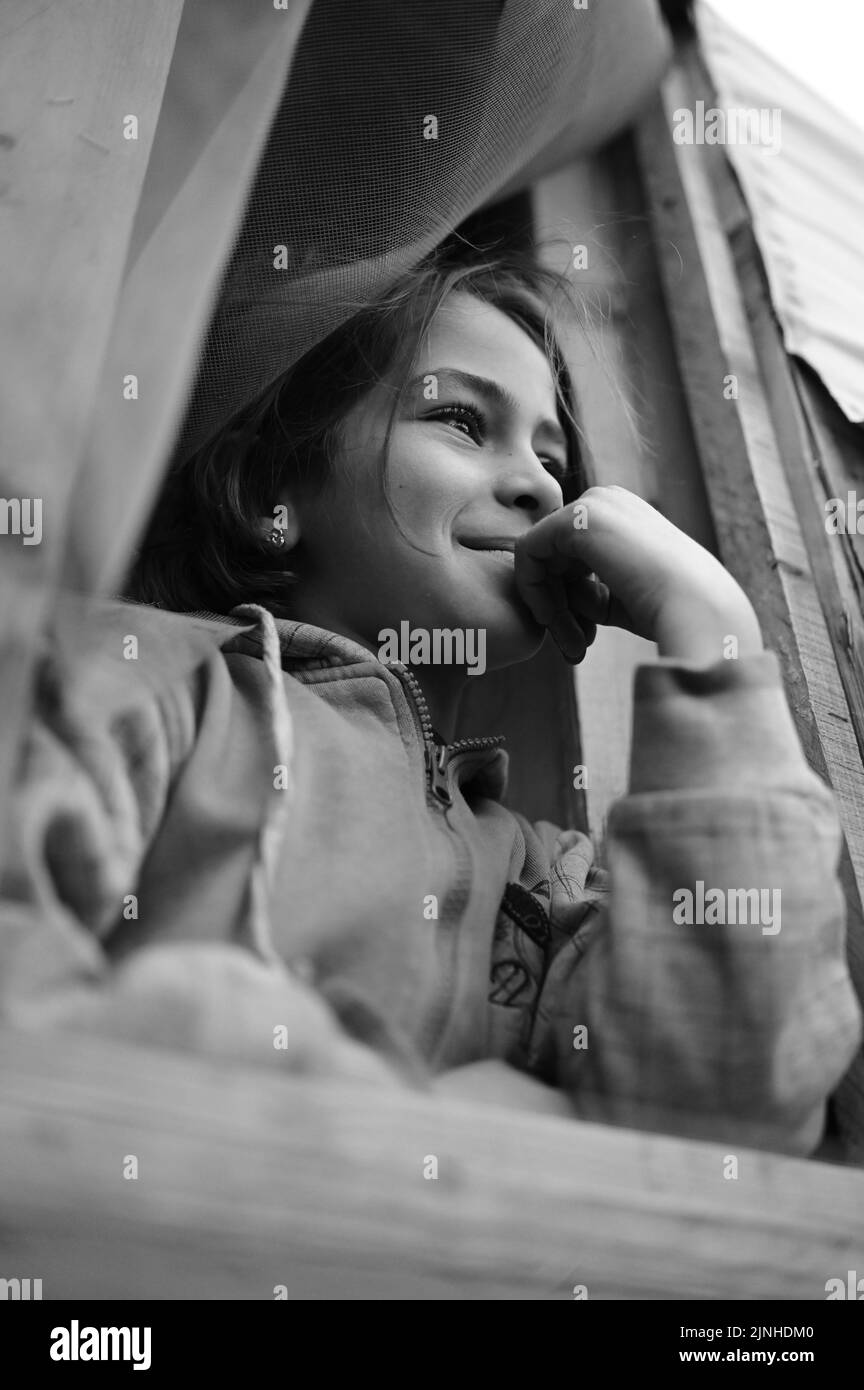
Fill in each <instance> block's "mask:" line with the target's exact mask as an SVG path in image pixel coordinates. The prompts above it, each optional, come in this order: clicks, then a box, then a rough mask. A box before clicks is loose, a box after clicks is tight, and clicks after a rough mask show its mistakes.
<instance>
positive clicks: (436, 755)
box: [426, 743, 453, 806]
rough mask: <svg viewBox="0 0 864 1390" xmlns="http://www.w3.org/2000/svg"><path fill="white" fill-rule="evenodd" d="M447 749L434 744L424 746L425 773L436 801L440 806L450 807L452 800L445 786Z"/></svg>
mask: <svg viewBox="0 0 864 1390" xmlns="http://www.w3.org/2000/svg"><path fill="white" fill-rule="evenodd" d="M447 762H448V755H447V749H446V747H444V748H439V747H438V745H437V744H435V743H427V745H426V772H427V775H428V777H429V786H430V787H431V789H432V795H433V796H434V797H435V799H436V801H440V803H441V805H442V806H452V805H453V798H452V796H451V795H450V791H449V789H448V786H447Z"/></svg>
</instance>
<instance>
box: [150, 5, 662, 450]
mask: <svg viewBox="0 0 864 1390" xmlns="http://www.w3.org/2000/svg"><path fill="white" fill-rule="evenodd" d="M622 14H623V20H622ZM616 16H617V19H616ZM614 24H617V26H618V28H619V30H620V29H621V28H622V26H623V27H624V28H626V29H627V30H628V31H629V32H628V33H627V34H626V41H625V42H624V48H625V50H626V51H628V52H630V53H632V51H633V45H634V44H637V45H638V43H639V42H640V41H641V42H642V43H643V44H644V45H645V46H646V47H647V48H648V49H649V50H650V49H653V50H654V52H656V50H657V47H658V44H659V39H658V37H657V30H658V29H659V21H658V20H657V16H656V14H655V13H654V11H653V8H652V6H651V3H650V0H644V2H643V0H627V4H626V5H622V4H621V3H617V2H616V0H590V3H589V4H588V6H587V8H576V7H574V5H573V3H571V0H508V2H507V3H501V0H436V3H434V4H419V3H414V4H408V3H404V4H401V5H400V4H394V3H393V0H363V3H362V4H358V3H357V0H317V2H316V3H315V4H314V5H313V6H312V9H311V11H310V13H309V16H308V17H307V21H306V24H305V27H304V29H303V32H302V34H301V36H300V39H299V42H298V47H297V50H296V52H295V56H294V61H293V64H292V70H291V74H290V78H289V80H288V82H287V83H286V88H285V92H284V93H283V97H282V101H281V104H280V107H279V110H278V112H277V115H276V118H275V120H274V122H273V125H272V128H271V131H270V134H269V138H268V140H267V142H266V145H265V149H264V152H263V154H262V158H261V162H260V166H259V169H258V173H257V175H256V178H255V182H254V185H253V188H252V191H251V194H250V197H249V200H248V203H247V207H246V212H245V217H244V220H243V224H242V227H241V230H240V233H239V235H238V238H237V241H236V244H235V247H234V250H233V253H232V255H231V257H230V259H229V262H228V265H227V268H226V271H225V275H224V277H223V282H222V287H221V291H220V293H219V295H218V297H217V301H216V306H215V310H214V314H213V317H212V320H211V323H210V327H209V331H208V333H207V336H206V339H205V343H204V347H203V353H202V357H201V361H200V365H199V371H198V377H197V382H196V385H195V388H194V391H193V393H192V396H191V399H190V403H189V406H188V410H187V414H186V418H185V421H184V424H183V427H182V430H181V434H180V438H179V444H178V450H177V457H178V458H182V457H185V456H186V455H188V454H189V453H190V452H191V451H192V450H194V449H196V448H197V447H199V445H201V444H202V443H203V442H204V441H205V440H206V439H208V438H209V437H210V435H211V434H213V433H214V432H215V430H216V429H217V428H219V427H220V426H221V425H222V424H224V423H225V421H226V420H227V419H229V418H230V417H231V416H232V415H233V414H234V413H235V412H236V411H237V410H238V409H239V408H240V407H242V406H243V405H245V404H247V403H248V402H250V401H251V400H253V399H255V398H256V397H257V396H258V395H259V394H260V393H261V392H262V391H263V390H264V389H265V388H266V387H267V386H268V385H269V384H270V383H271V382H272V381H273V380H274V379H275V378H276V377H278V376H280V375H281V374H282V373H283V372H284V371H285V370H286V369H287V368H288V367H290V366H291V365H292V364H293V363H294V362H295V361H296V360H297V359H298V358H299V357H301V356H302V355H303V354H304V353H305V352H307V351H308V350H309V349H310V348H312V347H314V346H315V345H316V344H317V343H318V342H320V341H321V339H323V338H324V337H326V336H327V334H328V333H330V332H332V330H333V329H334V328H336V327H338V326H339V324H340V323H342V322H344V320H345V319H346V318H347V317H348V316H350V314H351V313H352V312H354V311H355V310H356V309H358V308H360V307H361V306H362V305H363V304H364V303H368V301H369V300H370V299H372V298H373V297H374V296H375V295H376V294H378V293H379V292H381V291H384V290H386V289H387V288H388V287H389V286H390V285H391V284H392V283H393V282H394V281H395V280H396V279H397V278H398V277H399V276H400V275H401V274H402V273H403V272H404V271H405V270H408V269H410V268H411V267H412V266H414V265H416V264H417V263H418V262H419V261H420V260H421V259H422V258H423V257H424V256H425V255H426V254H428V253H429V252H431V251H432V250H433V249H434V248H435V247H436V246H437V245H438V244H439V243H440V242H441V241H442V239H443V238H444V237H445V236H446V235H447V234H448V233H450V232H451V231H452V230H453V229H454V228H455V227H457V226H458V225H459V224H460V222H462V221H463V220H464V219H465V218H466V217H467V216H468V215H469V214H470V213H471V212H472V211H474V210H475V209H476V208H478V207H479V206H481V205H482V204H483V203H484V202H486V201H488V199H489V198H490V196H492V195H493V194H494V193H495V192H496V191H497V190H498V189H500V188H502V187H504V185H505V184H506V183H507V181H508V180H509V179H510V178H511V177H512V176H513V175H514V174H515V173H517V172H518V171H519V170H520V169H522V168H523V167H524V166H525V165H526V164H528V163H529V162H530V160H531V159H532V157H533V156H534V155H535V154H536V153H537V152H538V151H540V150H542V149H543V148H544V147H545V146H546V145H547V144H549V142H550V141H552V140H554V138H555V137H556V136H557V135H558V134H559V133H560V132H561V131H562V130H564V129H565V128H567V127H572V126H573V124H574V123H578V122H579V120H580V117H581V116H582V114H583V113H584V118H585V125H586V138H587V139H588V140H590V133H589V130H588V128H589V127H591V126H592V115H591V113H592V111H593V112H595V113H596V108H597V105H598V103H599V104H600V105H602V104H603V103H604V101H607V100H608V93H605V92H604V84H607V83H608V82H609V80H610V67H611V68H612V69H614V67H615V58H614V54H615V43H616V35H615V33H614V32H610V25H614ZM622 37H623V36H622ZM652 40H653V42H652ZM610 53H611V54H612V55H613V56H612V58H611V62H610ZM630 61H631V62H632V58H631V60H630ZM651 61H653V59H652V57H651V55H650V54H649V57H648V62H649V63H650V62H651ZM623 100H624V102H626V92H625V93H624V94H623Z"/></svg>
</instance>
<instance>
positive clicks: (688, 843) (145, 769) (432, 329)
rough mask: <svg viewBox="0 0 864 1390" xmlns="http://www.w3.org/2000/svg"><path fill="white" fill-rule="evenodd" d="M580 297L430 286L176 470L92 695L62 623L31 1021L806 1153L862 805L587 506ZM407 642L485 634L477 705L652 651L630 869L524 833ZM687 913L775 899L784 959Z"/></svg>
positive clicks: (509, 278)
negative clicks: (852, 831)
mask: <svg viewBox="0 0 864 1390" xmlns="http://www.w3.org/2000/svg"><path fill="white" fill-rule="evenodd" d="M555 289H556V285H555V281H554V277H550V276H549V275H548V274H545V273H541V272H540V271H539V270H537V269H536V268H527V267H525V266H524V265H521V266H520V265H517V264H515V263H507V264H505V263H503V262H499V263H497V264H493V263H488V262H484V263H482V264H479V265H477V266H473V267H465V266H458V267H457V266H454V265H452V264H448V263H447V261H446V260H445V259H443V258H439V259H436V258H430V260H428V261H427V262H426V263H425V264H424V265H422V266H420V267H419V268H418V269H417V270H415V271H412V272H411V273H410V274H409V275H406V276H405V277H404V278H403V279H402V280H401V281H400V282H399V283H398V284H397V285H396V286H395V287H393V288H392V289H391V290H390V291H389V292H388V293H387V294H386V295H385V296H383V297H382V298H381V299H379V300H378V301H377V302H376V303H375V304H372V305H370V306H368V307H366V308H364V309H362V310H361V311H360V312H359V313H358V314H356V315H355V316H354V318H353V319H351V320H350V321H349V322H348V323H347V324H345V325H344V326H343V327H342V328H340V329H339V330H337V331H336V332H335V333H333V334H332V335H331V336H330V337H329V338H328V339H326V340H325V341H324V342H323V343H322V344H320V345H319V346H318V347H317V348H315V349H314V350H313V351H312V352H310V353H309V354H307V356H306V357H305V358H304V359H302V361H300V362H299V363H298V364H297V365H296V366H295V367H293V368H292V369H291V370H290V371H288V372H287V373H286V374H285V375H284V376H283V377H282V378H281V379H280V380H279V381H277V382H276V383H275V384H274V385H273V386H272V387H271V388H270V389H269V390H268V391H267V392H266V393H265V394H264V396H263V397H262V398H261V399H260V400H259V401H257V402H256V403H254V405H252V406H250V407H249V408H248V409H246V410H245V411H244V412H242V414H241V415H240V416H239V417H237V418H235V419H234V420H233V421H232V422H231V424H230V425H229V426H227V427H226V428H225V429H223V430H222V431H221V432H220V434H219V435H218V436H217V437H216V438H215V439H213V440H211V441H210V442H209V443H208V444H207V445H206V446H205V447H204V448H202V449H201V450H199V452H198V453H197V454H196V455H195V456H194V457H192V458H191V459H188V460H186V461H185V462H183V463H181V464H179V465H178V466H176V467H175V468H174V469H173V470H172V472H171V474H170V476H169V479H168V481H167V483H166V486H165V488H164V491H163V495H162V498H161V499H160V503H159V505H158V507H157V508H156V511H155V513H154V516H153V518H152V520H151V525H150V528H149V531H148V534H147V536H146V537H145V539H144V543H143V545H142V549H141V552H140V555H139V556H138V558H137V563H136V564H135V566H134V569H133V571H132V574H131V577H130V582H129V586H128V595H129V597H130V598H131V599H133V600H134V602H132V603H128V602H119V601H116V600H115V601H111V602H106V603H101V604H99V605H96V606H95V607H94V608H93V609H92V610H90V611H89V616H88V618H87V622H88V623H89V624H90V627H91V629H94V630H96V631H97V633H98V636H97V638H96V639H95V640H94V643H93V649H92V655H91V656H90V658H89V659H88V660H87V661H86V662H81V661H80V660H79V661H77V662H75V665H74V670H73V669H72V663H73V655H74V651H73V646H74V643H73V641H72V638H71V637H67V638H66V639H65V645H64V635H63V634H64V627H65V628H66V630H67V631H68V632H70V633H71V632H72V631H73V630H75V631H77V630H78V629H77V628H73V624H72V621H71V617H70V622H69V623H68V624H65V625H64V622H63V620H62V615H63V611H64V610H63V607H62V606H61V616H60V619H59V620H58V624H57V633H56V639H55V646H54V649H53V651H52V653H51V655H49V656H46V658H45V661H44V663H43V667H42V675H41V680H40V687H39V691H38V698H37V711H36V717H35V718H34V721H33V727H32V730H31V737H30V743H29V748H28V756H27V760H26V766H25V768H24V773H23V775H22V779H21V786H20V789H19V795H20V798H21V814H20V816H19V817H18V819H17V824H18V835H19V859H20V864H21V865H22V866H23V867H22V869H21V870H20V871H19V872H18V873H17V874H16V875H14V876H13V877H12V878H11V879H10V880H9V881H8V884H7V899H8V905H9V906H10V911H9V912H7V914H6V916H7V921H8V922H9V924H10V925H9V928H8V930H7V933H6V938H5V940H6V947H5V949H6V952H7V959H8V961H9V962H10V963H13V964H14V965H15V966H16V971H8V970H7V971H6V972H5V973H6V978H7V980H11V981H17V984H9V985H7V986H6V987H5V991H4V993H5V998H4V1006H5V1007H6V1009H7V1010H8V1011H10V1012H12V1013H14V1014H16V1016H17V1017H19V1018H24V1017H27V1018H31V1019H40V1020H44V1019H45V1018H46V1017H50V1018H52V1019H54V1020H55V1021H56V1022H57V1023H58V1024H63V1025H64V1026H67V1027H85V1028H89V1029H95V1030H100V1031H103V1032H109V1033H116V1032H121V1033H123V1034H124V1035H126V1036H130V1035H131V1036H135V1037H140V1038H146V1039H147V1040H149V1041H158V1042H161V1043H165V1044H166V1045H173V1046H187V1047H193V1048H197V1049H201V1050H208V1051H214V1052H218V1053H220V1054H222V1055H227V1056H235V1057H238V1056H242V1057H245V1058H249V1057H254V1058H256V1059H257V1060H262V1061H265V1060H266V1061H269V1062H271V1063H272V1062H276V1063H277V1064H279V1065H282V1066H289V1067H291V1068H292V1069H295V1070H313V1071H315V1072H321V1071H325V1072H332V1073H335V1074H339V1075H352V1076H356V1077H358V1078H363V1079H364V1080H370V1081H374V1082H375V1083H377V1084H390V1085H410V1086H415V1087H421V1088H426V1089H430V1090H433V1091H434V1090H438V1089H451V1090H453V1089H455V1090H459V1089H466V1090H467V1089H471V1090H472V1092H473V1093H474V1094H480V1095H485V1096H486V1097H487V1098H488V1097H496V1098H498V1099H500V1100H503V1101H505V1102H506V1101H508V1100H509V1101H511V1102H512V1103H513V1104H516V1105H519V1104H526V1105H537V1106H541V1107H548V1108H550V1109H553V1110H556V1109H557V1110H558V1111H560V1112H562V1113H567V1114H570V1115H574V1116H577V1117H581V1118H587V1119H593V1120H601V1121H604V1122H609V1123H615V1124H622V1125H628V1126H633V1127H637V1128H638V1127H642V1128H647V1129H659V1130H664V1131H667V1132H674V1133H680V1134H687V1135H692V1136H696V1137H702V1138H711V1139H718V1140H722V1141H723V1142H729V1143H731V1142H736V1143H741V1144H749V1145H752V1146H756V1147H767V1148H776V1149H779V1150H785V1151H789V1152H796V1153H808V1152H811V1151H812V1149H813V1148H814V1147H815V1146H816V1145H817V1144H818V1142H819V1139H820V1136H821V1133H822V1127H823V1121H824V1112H825V1101H826V1098H827V1096H828V1095H829V1093H830V1092H831V1090H832V1088H833V1087H834V1086H835V1084H836V1083H837V1081H838V1080H839V1079H840V1077H841V1076H842V1074H843V1072H844V1070H845V1068H846V1066H847V1065H848V1063H849V1061H850V1060H851V1058H852V1056H853V1054H854V1052H855V1049H856V1047H857V1044H858V1040H859V1034H860V1016H859V1011H858V1007H857V1003H856V1001H855V996H854V994H853V991H852V987H851V984H850V981H849V977H848V973H847V969H846V964H845V956H844V911H843V899H842V895H841V892H840V888H839V885H838V882H837V878H836V866H837V860H838V852H839V845H840V839H839V829H838V825H837V820H836V816H835V812H834V808H833V802H832V798H831V796H830V794H829V792H828V791H827V790H826V788H825V787H824V786H823V785H822V783H821V782H820V781H819V780H818V779H817V778H816V777H815V775H814V774H813V773H812V772H810V771H809V769H808V768H807V766H806V764H805V762H804V759H803V756H802V754H801V751H800V748H799V745H798V741H797V738H796V734H795V731H794V727H793V724H792V720H791V717H790V715H789V712H788V709H787V707H786V703H785V700H784V695H783V690H782V685H781V681H780V678H779V669H778V665H777V661H776V658H775V657H774V656H773V655H771V654H768V653H765V652H764V651H763V650H762V641H761V634H760V631H759V625H758V623H757V620H756V617H755V614H754V611H753V608H752V606H751V604H750V602H749V601H748V599H747V597H746V595H745V594H744V593H743V592H742V590H741V589H740V588H739V587H738V585H737V584H736V583H735V582H734V580H733V579H732V578H731V576H730V575H729V574H728V573H727V572H726V571H725V570H724V569H723V568H722V566H721V565H720V564H719V563H718V561H717V560H715V559H714V557H713V556H711V555H710V554H709V553H708V552H707V551H705V550H703V549H702V548H701V547H700V546H699V545H697V544H696V543H695V542H694V541H692V540H691V539H690V538H689V537H688V536H686V535H685V534H683V533H682V532H681V531H679V530H677V529H676V528H675V527H674V526H672V525H671V524H670V523H669V522H668V521H667V520H666V519H665V518H664V517H663V516H662V515H660V514H659V513H658V512H657V511H655V510H654V509H653V508H652V507H650V506H649V505H648V504H647V503H645V502H643V501H642V500H641V499H640V498H638V497H636V496H634V495H633V494H631V493H628V492H626V491H624V490H623V489H620V488H616V487H605V488H600V487H589V488H587V490H586V482H587V479H586V478H585V477H584V476H583V473H582V470H581V464H580V457H579V447H578V430H577V426H576V421H575V417H574V409H573V401H572V393H571V387H570V382H569V378H568V374H567V371H566V368H565V366H564V363H563V360H562V357H561V354H560V351H559V349H558V346H557V341H556V337H555V333H554V316H553V301H554V297H555V296H554V292H555ZM577 498H578V501H577V500H576V499H577ZM64 604H65V605H67V608H68V611H69V613H70V615H71V614H72V612H73V610H74V611H75V615H76V617H77V616H78V612H77V610H78V608H79V607H80V605H76V603H75V601H74V600H73V598H72V596H67V597H66V599H65V600H64ZM166 610H173V612H172V611H166ZM181 615H182V616H181ZM403 623H408V624H409V625H410V629H411V630H412V631H415V632H416V631H422V632H427V633H431V632H433V631H436V630H439V631H440V630H447V631H449V632H451V633H452V632H460V631H461V632H465V631H467V630H468V629H470V630H472V631H474V632H480V631H482V632H483V634H484V640H485V660H486V664H487V666H488V668H489V669H496V668H502V667H505V666H508V665H511V664H513V663H516V662H522V661H525V660H527V659H528V658H530V657H531V656H532V655H533V654H534V653H535V652H536V651H537V650H538V648H539V646H540V644H541V643H542V641H543V640H544V637H545V636H546V633H547V632H549V633H551V635H552V637H553V638H554V640H555V641H556V642H557V644H558V646H559V648H560V649H561V651H562V653H563V655H564V657H566V659H567V660H569V661H571V662H574V663H575V662H579V661H581V660H582V659H583V658H584V657H585V655H586V652H587V649H588V647H589V646H590V645H591V643H592V642H593V641H594V639H595V636H596V633H597V630H598V627H599V626H604V625H613V624H614V625H618V626H621V627H625V628H627V629H628V630H630V631H631V632H634V633H637V634H639V635H641V636H642V637H645V638H647V639H649V640H651V641H653V642H656V643H657V645H658V650H659V661H658V663H657V664H656V665H652V666H648V667H644V668H642V669H640V670H639V671H638V673H637V676H636V681H635V692H634V726H633V753H632V761H631V777H630V789H629V793H628V795H627V796H626V797H624V798H623V799H622V800H621V801H619V802H618V803H617V804H616V805H615V806H614V807H613V808H612V811H611V813H610V817H609V822H608V839H607V844H606V850H605V862H604V863H603V864H602V865H601V864H599V863H598V862H597V860H596V857H595V850H594V847H593V846H592V844H591V841H590V840H589V838H588V837H587V836H586V835H585V834H583V833H582V832H580V831H578V830H575V829H568V828H564V829H562V828H559V827H557V826H554V825H552V824H550V823H549V822H545V821H541V822H538V823H535V824H532V823H530V822H529V821H528V820H527V819H526V818H525V817H523V816H521V815H519V814H518V813H514V812H511V811H510V810H508V809H506V808H505V807H504V805H503V804H502V796H503V793H504V790H505V785H506V767H507V755H506V754H505V752H504V751H503V749H502V748H501V747H500V744H501V740H500V739H498V738H496V737H494V736H490V737H485V738H479V739H471V740H464V741H461V742H454V734H455V728H456V719H457V711H458V703H459V698H460V694H461V692H462V689H463V687H464V685H465V682H466V678H467V676H468V674H469V672H468V669H467V664H466V663H465V662H463V663H461V664H459V663H458V662H454V661H452V660H451V661H447V662H443V661H439V662H438V663H435V662H429V663H425V664H424V663H422V662H415V664H414V665H411V664H408V663H405V662H403V661H399V660H393V659H388V657H387V655H386V653H385V654H384V655H382V654H381V649H382V643H381V634H382V633H383V632H385V631H387V630H395V631H399V630H400V625H401V624H403ZM730 636H734V637H735V638H736V639H737V653H738V655H737V658H736V659H733V660H726V659H725V652H726V651H727V650H728V647H726V646H724V644H726V643H727V641H728V638H729V637H730ZM130 639H134V643H132V645H131V647H130ZM75 640H76V641H77V640H78V639H77V638H76V639H75ZM130 651H132V652H133V655H132V656H131V657H130ZM698 882H702V883H703V884H708V885H710V886H711V887H714V886H715V885H716V887H717V888H719V889H723V890H727V889H732V890H734V889H739V888H740V889H742V890H750V889H754V888H755V889H764V890H768V889H770V890H772V891H776V892H777V893H778V894H779V895H780V898H781V899H782V931H779V932H776V933H773V934H771V935H767V934H765V933H763V932H761V931H760V930H759V928H758V926H754V925H752V924H747V923H746V922H745V923H742V922H725V921H724V922H721V923H715V924H714V925H711V926H707V927H706V926H705V925H701V924H694V925H689V926H687V925H680V924H678V923H677V922H676V921H675V920H674V919H673V906H674V902H675V901H676V898H675V896H674V895H675V894H676V893H677V894H679V895H680V892H681V890H682V889H683V890H686V889H692V888H693V887H694V885H695V884H696V883H698ZM778 901H779V899H778ZM13 905H14V911H12V910H11V907H12V906H13ZM144 948H146V949H144ZM49 953H50V955H51V959H52V962H53V964H52V970H51V972H49V974H48V976H47V977H46V972H45V970H44V969H42V971H41V973H40V970H38V969H37V970H35V972H34V968H33V961H34V960H36V961H42V962H44V960H45V959H46V957H47V955H48V954H49ZM64 971H65V974H64ZM16 972H17V973H16ZM70 973H71V974H73V975H74V974H76V973H77V977H78V978H77V983H76V982H75V981H74V980H71V979H70ZM46 978H47V983H46ZM34 980H36V981H37V984H34V983H33V982H34ZM22 982H24V983H22Z"/></svg>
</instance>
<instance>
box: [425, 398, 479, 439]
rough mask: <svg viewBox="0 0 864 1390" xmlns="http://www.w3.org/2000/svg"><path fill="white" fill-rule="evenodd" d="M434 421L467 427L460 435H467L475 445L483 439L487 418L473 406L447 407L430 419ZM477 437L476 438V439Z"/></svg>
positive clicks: (443, 407)
mask: <svg viewBox="0 0 864 1390" xmlns="http://www.w3.org/2000/svg"><path fill="white" fill-rule="evenodd" d="M429 418H430V419H432V420H449V421H450V422H451V423H452V424H454V425H457V426H458V425H466V426H467V429H460V434H467V435H468V436H469V437H470V438H471V439H474V440H475V443H476V442H478V441H479V439H480V438H481V437H482V435H483V432H484V430H485V428H486V418H485V416H484V415H483V414H482V412H481V411H479V410H477V408H476V407H475V406H473V405H445V406H442V407H441V409H440V410H437V411H436V412H435V414H434V415H431V416H430V417H429ZM475 436H476V438H475Z"/></svg>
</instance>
